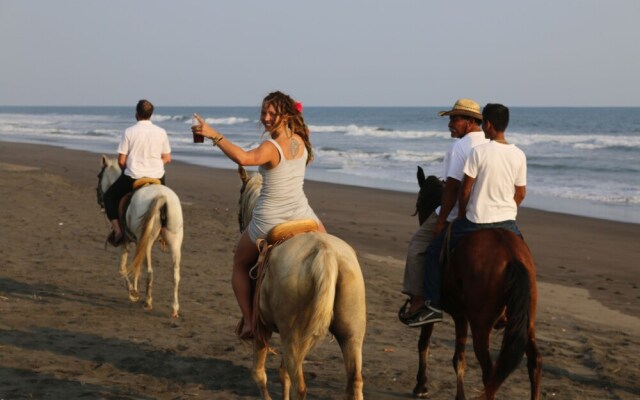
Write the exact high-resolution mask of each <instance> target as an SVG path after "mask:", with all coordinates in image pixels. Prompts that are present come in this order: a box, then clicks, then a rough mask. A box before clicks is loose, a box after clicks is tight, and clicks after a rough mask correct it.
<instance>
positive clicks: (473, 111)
mask: <svg viewBox="0 0 640 400" xmlns="http://www.w3.org/2000/svg"><path fill="white" fill-rule="evenodd" d="M438 115H439V116H441V117H442V116H445V115H465V116H467V117H473V118H476V119H479V120H481V121H482V113H481V112H480V104H478V103H476V102H475V101H473V100H471V99H458V101H456V104H454V105H453V108H452V109H451V110H449V111H440V112H439V113H438Z"/></svg>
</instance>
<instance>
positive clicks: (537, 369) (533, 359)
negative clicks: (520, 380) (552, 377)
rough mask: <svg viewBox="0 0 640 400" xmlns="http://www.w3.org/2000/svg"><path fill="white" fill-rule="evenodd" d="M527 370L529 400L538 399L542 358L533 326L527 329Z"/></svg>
mask: <svg viewBox="0 0 640 400" xmlns="http://www.w3.org/2000/svg"><path fill="white" fill-rule="evenodd" d="M526 351H527V370H528V371H529V382H531V400H538V399H540V391H541V388H540V377H541V374H542V356H541V355H540V352H539V351H538V345H537V344H536V330H535V327H534V326H533V324H531V326H530V327H529V339H528V341H527V350H526Z"/></svg>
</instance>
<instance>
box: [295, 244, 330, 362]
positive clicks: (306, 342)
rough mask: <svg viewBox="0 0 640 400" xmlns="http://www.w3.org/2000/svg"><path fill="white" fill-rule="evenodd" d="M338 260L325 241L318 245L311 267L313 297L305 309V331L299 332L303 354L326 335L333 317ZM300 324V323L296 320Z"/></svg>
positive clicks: (310, 276)
mask: <svg viewBox="0 0 640 400" xmlns="http://www.w3.org/2000/svg"><path fill="white" fill-rule="evenodd" d="M338 270H339V266H338V257H337V256H336V254H335V251H334V250H331V249H330V248H329V247H328V244H327V243H325V242H324V241H319V242H318V249H317V253H316V255H315V257H314V258H313V261H312V263H311V266H310V267H309V278H310V279H311V281H312V282H313V287H314V288H313V292H312V293H313V294H312V298H311V299H310V304H309V307H308V308H307V310H308V311H309V313H308V314H307V315H306V318H305V319H306V321H304V322H305V325H306V326H305V327H304V329H301V330H300V331H299V333H300V344H301V346H302V349H301V350H302V352H301V353H300V354H306V353H307V352H308V351H310V350H311V348H312V347H313V345H314V344H315V342H316V341H317V340H318V339H319V338H321V337H323V336H326V335H327V333H328V331H329V326H330V325H331V320H332V318H333V305H334V302H335V295H336V284H337V281H338ZM299 322H302V321H299Z"/></svg>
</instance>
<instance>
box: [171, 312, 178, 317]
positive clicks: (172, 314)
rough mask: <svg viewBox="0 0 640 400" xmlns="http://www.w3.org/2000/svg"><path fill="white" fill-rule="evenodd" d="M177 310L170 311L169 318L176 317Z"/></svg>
mask: <svg viewBox="0 0 640 400" xmlns="http://www.w3.org/2000/svg"><path fill="white" fill-rule="evenodd" d="M178 317H179V315H178V312H177V311H171V318H178Z"/></svg>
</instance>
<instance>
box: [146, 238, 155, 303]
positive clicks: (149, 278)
mask: <svg viewBox="0 0 640 400" xmlns="http://www.w3.org/2000/svg"><path fill="white" fill-rule="evenodd" d="M152 247H153V242H151V243H150V244H149V246H147V248H146V249H145V251H146V252H147V256H146V257H145V258H146V259H147V260H146V261H147V299H146V300H145V302H144V309H145V310H147V311H151V310H152V309H153V294H152V292H153V265H151V248H152Z"/></svg>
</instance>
